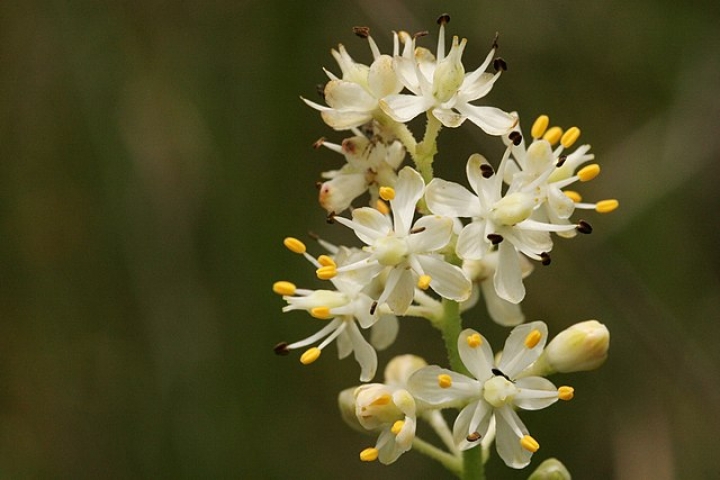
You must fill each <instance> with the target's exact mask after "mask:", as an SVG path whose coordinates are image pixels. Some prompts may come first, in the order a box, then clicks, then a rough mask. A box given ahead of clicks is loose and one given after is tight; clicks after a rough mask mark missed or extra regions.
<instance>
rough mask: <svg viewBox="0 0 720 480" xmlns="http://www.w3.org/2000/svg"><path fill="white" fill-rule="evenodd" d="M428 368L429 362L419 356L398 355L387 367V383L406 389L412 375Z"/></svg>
mask: <svg viewBox="0 0 720 480" xmlns="http://www.w3.org/2000/svg"><path fill="white" fill-rule="evenodd" d="M426 366H427V362H426V361H425V360H423V359H422V358H420V357H418V356H417V355H409V354H408V355H398V356H397V357H394V358H393V359H392V360H390V361H389V362H388V364H387V367H385V382H386V383H387V384H388V385H397V386H402V387H404V386H405V385H407V381H408V378H410V375H412V374H413V373H415V372H416V371H417V370H420V369H421V368H423V367H426Z"/></svg>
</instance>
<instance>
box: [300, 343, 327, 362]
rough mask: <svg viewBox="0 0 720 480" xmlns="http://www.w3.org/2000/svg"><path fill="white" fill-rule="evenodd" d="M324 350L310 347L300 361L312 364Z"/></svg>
mask: <svg viewBox="0 0 720 480" xmlns="http://www.w3.org/2000/svg"><path fill="white" fill-rule="evenodd" d="M321 353H322V350H320V349H319V348H317V347H312V348H308V349H307V350H305V353H303V354H302V355H300V363H302V364H303V365H310V364H311V363H313V362H314V361H315V360H317V359H318V358H319V357H320V354H321Z"/></svg>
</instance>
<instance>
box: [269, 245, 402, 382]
mask: <svg viewBox="0 0 720 480" xmlns="http://www.w3.org/2000/svg"><path fill="white" fill-rule="evenodd" d="M285 245H286V246H287V247H288V248H289V249H290V250H291V251H293V252H295V253H300V254H303V255H304V256H305V258H307V259H308V260H309V261H310V262H311V263H312V264H313V265H315V266H316V267H317V274H318V277H319V278H321V279H325V280H330V281H331V282H332V284H333V286H334V287H335V290H309V289H300V288H297V287H296V286H295V285H294V284H292V283H290V282H286V281H280V282H276V283H275V284H274V285H273V290H274V291H275V292H276V293H278V294H280V295H282V296H283V299H284V300H285V301H286V302H287V306H285V307H284V308H283V312H289V311H292V310H305V311H307V312H308V313H310V315H312V316H313V317H315V318H318V319H320V320H323V321H326V322H327V324H326V325H325V326H324V327H323V328H321V329H320V330H319V331H318V332H316V333H315V334H313V335H311V336H309V337H307V338H305V339H303V340H300V341H297V342H294V343H290V344H287V343H284V342H283V343H280V344H278V345H277V346H276V347H275V351H276V352H277V353H278V354H287V353H288V352H289V351H290V350H294V349H297V348H303V347H307V346H309V345H313V344H316V343H318V342H320V343H319V344H318V345H317V346H315V347H312V348H310V349H308V350H306V351H305V353H303V354H302V356H301V357H300V361H301V362H302V363H303V364H305V365H307V364H310V363H313V362H314V361H315V360H317V359H318V358H319V357H320V354H321V352H322V350H323V349H324V348H325V347H326V346H327V345H329V344H330V343H332V342H333V341H334V340H335V341H336V344H337V348H338V356H339V358H341V359H342V358H345V357H347V356H349V355H350V353H354V356H355V359H356V360H357V362H358V363H359V364H360V367H361V373H360V380H361V381H363V382H367V381H369V380H371V379H372V378H373V377H374V376H375V373H376V371H377V363H378V362H377V354H376V353H375V348H378V349H383V348H386V347H387V346H389V345H390V344H391V343H392V342H393V341H394V340H395V337H396V336H397V332H398V321H397V318H396V317H395V316H394V315H390V314H380V313H378V312H376V311H375V308H374V305H375V301H374V300H373V299H372V298H371V297H370V296H369V295H367V293H364V291H363V288H364V287H363V284H365V285H368V284H369V283H370V279H365V280H366V281H365V282H364V281H362V280H361V279H358V278H355V279H351V278H350V277H346V278H342V277H338V276H336V275H335V270H336V269H337V266H338V264H342V263H343V262H345V261H355V259H356V254H357V252H354V251H352V250H350V249H346V248H341V249H338V251H337V252H336V255H335V258H336V259H337V261H336V260H334V259H333V258H331V257H329V256H327V255H321V256H320V257H318V259H315V258H313V257H312V256H310V255H309V254H307V253H306V251H305V245H304V244H302V242H300V241H299V240H297V239H294V238H287V239H285ZM358 323H359V324H360V327H362V328H363V329H367V328H371V327H372V335H371V341H372V344H371V343H368V341H367V340H365V338H364V337H363V335H362V333H361V332H360V328H359V327H358ZM373 345H374V346H375V348H373Z"/></svg>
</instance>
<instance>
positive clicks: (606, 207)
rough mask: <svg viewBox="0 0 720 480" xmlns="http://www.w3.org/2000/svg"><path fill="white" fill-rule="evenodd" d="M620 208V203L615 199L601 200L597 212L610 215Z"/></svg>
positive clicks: (596, 207)
mask: <svg viewBox="0 0 720 480" xmlns="http://www.w3.org/2000/svg"><path fill="white" fill-rule="evenodd" d="M619 206H620V203H619V202H618V201H617V200H615V199H614V198H612V199H609V200H600V201H599V202H597V203H596V204H595V211H596V212H599V213H610V212H612V211H613V210H615V209H616V208H618V207H619Z"/></svg>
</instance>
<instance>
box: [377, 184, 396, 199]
mask: <svg viewBox="0 0 720 480" xmlns="http://www.w3.org/2000/svg"><path fill="white" fill-rule="evenodd" d="M378 193H380V198H382V199H383V200H385V201H386V202H389V201H390V200H392V199H393V198H395V189H394V188H392V187H380V191H379V192H378Z"/></svg>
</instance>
